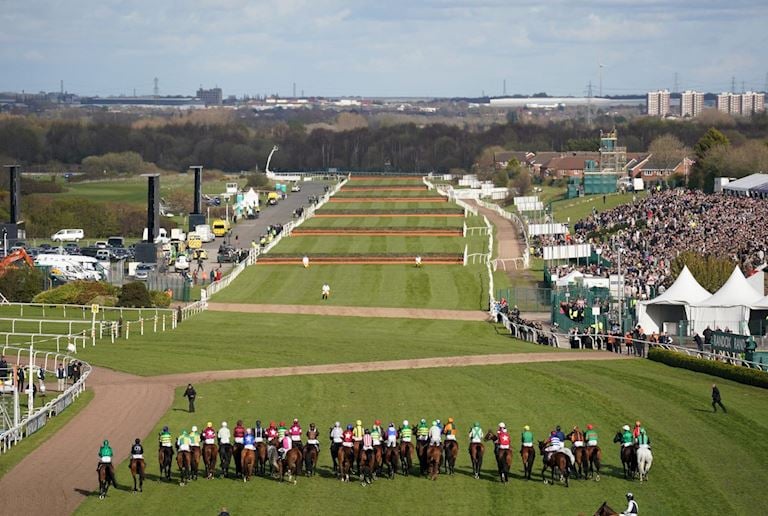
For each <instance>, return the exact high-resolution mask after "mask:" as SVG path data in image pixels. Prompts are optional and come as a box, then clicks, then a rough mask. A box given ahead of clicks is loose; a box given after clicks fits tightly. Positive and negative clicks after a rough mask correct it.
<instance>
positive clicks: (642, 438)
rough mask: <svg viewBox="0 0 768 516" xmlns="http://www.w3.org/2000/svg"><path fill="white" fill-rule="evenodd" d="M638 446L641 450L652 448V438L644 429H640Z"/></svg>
mask: <svg viewBox="0 0 768 516" xmlns="http://www.w3.org/2000/svg"><path fill="white" fill-rule="evenodd" d="M637 445H638V447H639V448H645V449H646V450H647V449H649V448H650V447H651V438H650V437H648V434H647V433H646V432H645V428H644V427H640V434H639V435H638V436H637Z"/></svg>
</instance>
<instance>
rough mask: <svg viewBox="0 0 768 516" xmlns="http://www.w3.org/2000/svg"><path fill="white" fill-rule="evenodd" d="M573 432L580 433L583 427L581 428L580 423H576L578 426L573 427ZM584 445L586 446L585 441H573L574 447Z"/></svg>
mask: <svg viewBox="0 0 768 516" xmlns="http://www.w3.org/2000/svg"><path fill="white" fill-rule="evenodd" d="M572 432H573V433H574V434H580V433H581V429H580V428H579V426H578V425H576V426H574V427H573V430H572ZM583 446H584V441H573V447H574V448H582V447H583Z"/></svg>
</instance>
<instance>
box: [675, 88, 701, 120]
mask: <svg viewBox="0 0 768 516" xmlns="http://www.w3.org/2000/svg"><path fill="white" fill-rule="evenodd" d="M702 109H704V94H703V93H699V92H698V91H690V90H689V91H684V92H683V93H682V94H681V95H680V116H683V117H686V116H689V117H695V116H699V115H700V114H701V110H702Z"/></svg>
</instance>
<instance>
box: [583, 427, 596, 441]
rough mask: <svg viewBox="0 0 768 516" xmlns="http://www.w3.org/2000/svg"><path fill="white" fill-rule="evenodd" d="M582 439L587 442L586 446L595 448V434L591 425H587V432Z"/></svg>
mask: <svg viewBox="0 0 768 516" xmlns="http://www.w3.org/2000/svg"><path fill="white" fill-rule="evenodd" d="M584 439H585V440H586V441H587V446H597V432H595V430H594V427H593V426H592V425H587V431H586V432H584Z"/></svg>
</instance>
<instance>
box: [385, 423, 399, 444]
mask: <svg viewBox="0 0 768 516" xmlns="http://www.w3.org/2000/svg"><path fill="white" fill-rule="evenodd" d="M395 446H397V428H395V424H394V423H390V424H389V426H388V427H387V448H394V447H395Z"/></svg>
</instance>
